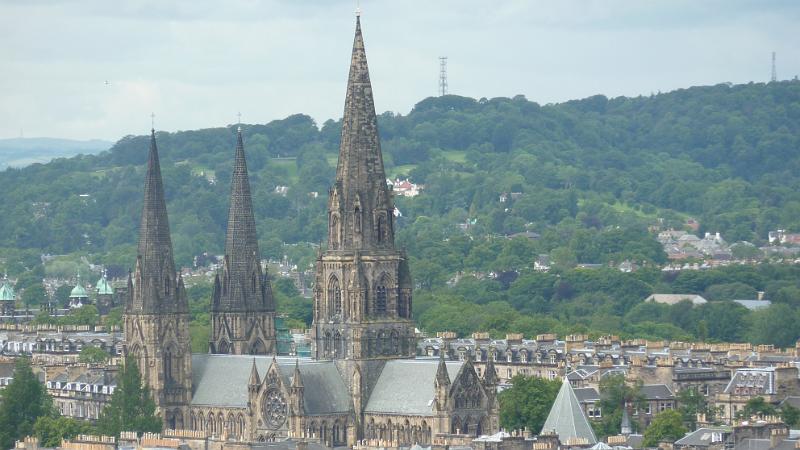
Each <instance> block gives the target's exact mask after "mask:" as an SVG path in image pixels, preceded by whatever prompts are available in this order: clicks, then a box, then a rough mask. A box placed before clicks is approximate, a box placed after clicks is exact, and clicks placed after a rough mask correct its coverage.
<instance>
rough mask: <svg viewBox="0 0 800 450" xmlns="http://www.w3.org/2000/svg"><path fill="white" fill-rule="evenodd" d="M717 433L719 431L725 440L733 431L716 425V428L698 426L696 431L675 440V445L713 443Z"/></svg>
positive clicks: (700, 445)
mask: <svg viewBox="0 0 800 450" xmlns="http://www.w3.org/2000/svg"><path fill="white" fill-rule="evenodd" d="M715 433H719V434H720V435H721V437H722V439H723V440H725V439H726V438H727V435H729V434H730V433H731V429H730V428H725V427H716V428H698V429H697V430H695V431H692V432H691V433H689V434H687V435H686V436H684V437H682V438H680V439H678V440H677V441H675V445H686V446H693V447H703V446H708V445H711V442H712V438H713V437H714V434H715Z"/></svg>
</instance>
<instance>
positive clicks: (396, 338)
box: [392, 330, 400, 355]
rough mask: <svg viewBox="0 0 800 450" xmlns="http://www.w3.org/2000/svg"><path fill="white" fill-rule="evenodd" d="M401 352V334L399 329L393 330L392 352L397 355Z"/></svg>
mask: <svg viewBox="0 0 800 450" xmlns="http://www.w3.org/2000/svg"><path fill="white" fill-rule="evenodd" d="M399 353H400V335H399V334H398V333H397V330H392V354H393V355H397V354H399Z"/></svg>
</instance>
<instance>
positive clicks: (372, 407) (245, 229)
mask: <svg viewBox="0 0 800 450" xmlns="http://www.w3.org/2000/svg"><path fill="white" fill-rule="evenodd" d="M393 212H394V204H393V200H392V191H391V190H390V189H388V188H387V185H386V175H385V172H384V167H383V158H382V156H381V147H380V140H379V136H378V127H377V119H376V116H375V106H374V102H373V94H372V86H371V83H370V79H369V69H368V67H367V58H366V53H365V50H364V40H363V37H362V33H361V23H360V18H359V17H357V19H356V31H355V39H354V43H353V51H352V58H351V61H350V73H349V77H348V81H347V94H346V97H345V107H344V117H343V121H342V135H341V144H340V149H339V160H338V164H337V168H336V178H335V180H334V182H333V185H332V186H331V188H330V190H329V194H328V241H327V248H324V249H320V253H319V256H318V258H317V261H316V278H315V283H314V306H313V308H314V311H313V324H312V336H313V342H314V345H313V351H312V355H313V357H312V358H287V357H277V356H275V354H276V338H275V302H274V299H273V296H272V291H271V288H270V283H269V278H268V276H267V273H266V272H265V271H264V270H262V268H261V266H260V263H259V260H260V253H259V249H258V241H257V236H256V226H255V219H254V216H253V207H252V199H251V194H250V184H249V180H248V174H247V164H246V158H245V149H244V143H243V140H242V133H241V128H240V129H239V131H238V134H237V145H236V151H235V156H234V168H233V174H232V181H231V199H230V209H229V215H228V229H227V237H226V241H225V256H224V261H223V264H222V268H221V270H220V273H218V274H217V276H216V278H215V280H214V289H213V294H212V299H211V309H212V311H211V313H212V319H211V327H212V329H211V335H210V336H211V337H210V342H209V350H210V351H209V353H207V354H192V353H191V346H190V339H189V311H188V303H187V298H186V291H185V288H184V284H183V280H182V279H181V277H180V275H179V274H178V273H177V272H176V270H175V262H174V258H173V251H172V243H171V240H170V233H169V223H168V219H167V208H166V202H165V199H164V188H163V184H162V177H161V169H160V166H159V158H158V148H157V145H156V138H155V132H154V131H152V133H151V137H150V151H149V157H148V163H147V175H146V179H145V188H144V205H143V208H142V218H141V225H140V234H139V246H138V252H137V259H136V263H135V268H134V270H133V272H132V273H131V275H130V276H129V279H128V290H127V292H128V294H127V298H126V300H125V302H126V303H125V313H124V328H125V341H126V344H125V352H126V354H127V355H129V356H131V357H132V358H134V359H135V360H136V361H137V362H138V364H139V367H140V368H141V371H142V376H143V379H144V380H145V382H146V383H147V384H148V385H149V386H150V389H151V392H152V394H153V396H154V398H155V401H156V405H157V408H158V412H159V414H160V415H161V417H162V418H163V419H164V423H165V427H166V428H172V429H188V430H196V431H202V432H206V433H207V434H208V435H211V436H218V437H221V438H224V439H232V440H236V441H242V442H266V441H272V440H283V439H305V440H309V441H315V442H319V443H320V444H322V445H325V446H328V447H340V446H348V447H352V446H354V445H356V443H357V442H367V443H374V445H383V446H411V445H414V444H420V445H430V444H431V443H432V442H434V440H436V439H440V438H441V439H444V438H447V437H456V436H460V437H468V436H480V435H483V434H491V433H494V432H496V431H497V430H498V428H499V424H498V403H497V378H496V374H495V370H494V366H493V363H492V361H491V360H490V361H489V362H488V363H487V370H486V371H485V372H484V375H483V376H479V374H478V372H477V371H476V370H475V368H474V367H473V365H472V362H471V360H470V359H469V358H468V359H467V360H465V361H463V362H462V361H445V360H444V359H443V358H439V359H438V360H437V359H435V358H427V359H416V358H415V354H416V338H415V334H414V321H413V314H412V312H413V308H412V291H413V283H412V280H411V275H410V271H409V267H408V257H407V256H406V254H405V253H404V252H403V251H402V250H400V249H398V248H396V247H395V242H394V231H395V230H394V223H393V219H394V215H393Z"/></svg>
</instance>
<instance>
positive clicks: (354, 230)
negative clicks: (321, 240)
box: [328, 17, 394, 250]
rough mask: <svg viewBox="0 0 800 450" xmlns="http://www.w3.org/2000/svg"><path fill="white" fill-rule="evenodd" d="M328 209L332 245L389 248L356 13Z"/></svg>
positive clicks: (388, 204)
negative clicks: (337, 157) (333, 178)
mask: <svg viewBox="0 0 800 450" xmlns="http://www.w3.org/2000/svg"><path fill="white" fill-rule="evenodd" d="M329 210H330V211H331V214H332V217H331V218H330V220H331V221H332V222H335V223H332V226H331V228H330V230H329V236H328V237H329V239H328V243H329V247H330V248H331V249H334V250H354V249H368V248H376V247H380V248H390V249H391V248H394V232H393V230H392V213H393V212H394V206H393V204H392V200H391V196H390V195H389V192H388V190H387V187H386V173H385V171H384V168H383V157H382V156H381V144H380V138H379V136H378V120H377V117H376V116H375V102H374V100H373V97H372V85H371V83H370V79H369V67H368V66H367V53H366V51H365V50H364V37H363V36H362V34H361V19H360V17H357V18H356V34H355V38H354V40H353V53H352V56H351V58H350V74H349V76H348V79H347V94H346V96H345V105H344V116H343V118H342V140H341V144H340V147H339V162H338V164H337V166H336V183H335V185H334V187H333V189H332V190H331V198H330V200H329ZM334 225H335V226H334Z"/></svg>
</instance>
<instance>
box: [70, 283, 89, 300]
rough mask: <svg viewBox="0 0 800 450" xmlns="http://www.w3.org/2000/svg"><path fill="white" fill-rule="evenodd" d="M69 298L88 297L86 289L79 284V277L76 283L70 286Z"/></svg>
mask: <svg viewBox="0 0 800 450" xmlns="http://www.w3.org/2000/svg"><path fill="white" fill-rule="evenodd" d="M69 298H89V294H87V293H86V289H84V288H83V286H81V284H80V279H79V280H78V284H77V285H76V286H75V287H74V288H72V292H70V293H69Z"/></svg>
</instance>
